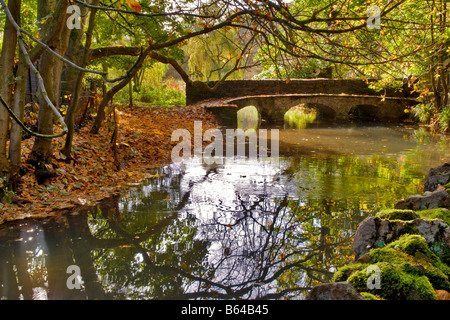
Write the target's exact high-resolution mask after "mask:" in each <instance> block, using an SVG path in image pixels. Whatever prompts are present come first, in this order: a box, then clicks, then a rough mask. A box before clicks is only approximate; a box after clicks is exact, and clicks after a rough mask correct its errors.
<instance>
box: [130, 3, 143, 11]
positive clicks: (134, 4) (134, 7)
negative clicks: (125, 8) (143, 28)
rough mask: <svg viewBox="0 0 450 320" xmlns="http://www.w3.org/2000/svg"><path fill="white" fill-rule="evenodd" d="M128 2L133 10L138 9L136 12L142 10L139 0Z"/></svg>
mask: <svg viewBox="0 0 450 320" xmlns="http://www.w3.org/2000/svg"><path fill="white" fill-rule="evenodd" d="M127 3H128V5H129V6H130V8H131V10H133V11H136V12H141V11H142V7H141V5H140V4H139V2H137V1H134V0H127Z"/></svg>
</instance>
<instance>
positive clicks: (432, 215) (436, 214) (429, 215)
mask: <svg viewBox="0 0 450 320" xmlns="http://www.w3.org/2000/svg"><path fill="white" fill-rule="evenodd" d="M417 214H419V215H420V217H421V218H423V219H440V220H443V221H444V222H445V223H446V224H447V225H448V226H450V210H448V209H446V208H436V209H428V210H422V211H418V212H417Z"/></svg>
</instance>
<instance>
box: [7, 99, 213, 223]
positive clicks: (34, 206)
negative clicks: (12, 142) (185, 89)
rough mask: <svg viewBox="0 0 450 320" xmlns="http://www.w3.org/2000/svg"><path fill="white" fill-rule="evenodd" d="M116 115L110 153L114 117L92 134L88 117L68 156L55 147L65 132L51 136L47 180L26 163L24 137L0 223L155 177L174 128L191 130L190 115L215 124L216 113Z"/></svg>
mask: <svg viewBox="0 0 450 320" xmlns="http://www.w3.org/2000/svg"><path fill="white" fill-rule="evenodd" d="M116 115H117V122H118V136H117V144H116V145H117V151H118V156H117V157H116V158H115V157H114V152H113V149H112V144H111V137H112V134H113V130H114V125H113V123H112V122H109V123H106V124H105V125H104V126H103V127H102V129H101V131H100V133H99V134H97V135H93V134H91V133H90V128H91V125H92V123H91V121H88V122H87V123H86V124H85V126H84V127H83V128H82V129H80V131H79V132H78V133H76V134H75V137H74V141H73V160H71V161H67V160H66V158H65V157H64V155H63V154H62V153H61V152H60V150H61V149H62V148H63V146H64V138H59V139H54V141H53V149H54V154H53V159H52V169H53V170H54V172H55V174H56V176H55V177H54V178H53V179H51V180H50V181H49V183H48V184H47V185H39V184H38V183H37V181H36V178H35V175H34V172H33V168H32V166H31V165H29V164H27V163H26V160H27V158H28V156H29V154H30V152H31V149H32V147H33V142H34V139H28V140H25V141H24V142H23V147H22V150H23V152H22V157H23V161H22V163H23V164H24V165H23V167H22V169H21V172H22V174H23V175H22V184H21V186H20V190H19V191H18V192H17V193H14V194H13V193H8V197H9V199H4V200H5V201H3V203H0V224H1V223H4V222H7V221H14V220H20V219H25V218H45V217H49V216H54V215H57V214H58V213H60V212H61V211H63V210H70V209H73V208H76V207H78V206H92V205H95V204H96V203H98V202H99V201H101V200H102V199H104V198H107V197H109V196H111V195H113V194H118V193H121V192H122V191H123V190H124V189H126V188H127V187H129V186H132V185H136V184H140V183H142V182H143V181H145V180H147V179H151V178H153V177H155V175H154V172H155V169H157V168H159V167H161V166H163V165H165V164H168V163H170V162H171V152H172V149H173V147H174V146H175V145H176V144H177V143H178V142H171V135H172V132H173V131H174V130H176V129H187V130H189V131H190V132H191V133H193V132H194V121H202V123H203V130H208V129H211V128H214V127H217V123H216V121H215V119H214V118H213V117H212V116H211V115H210V114H208V113H207V112H206V111H205V110H204V109H203V108H200V107H179V108H164V107H145V108H143V107H138V106H135V107H133V108H129V107H127V106H117V113H116ZM111 120H112V119H111ZM119 167H120V168H119ZM10 202H12V203H10Z"/></svg>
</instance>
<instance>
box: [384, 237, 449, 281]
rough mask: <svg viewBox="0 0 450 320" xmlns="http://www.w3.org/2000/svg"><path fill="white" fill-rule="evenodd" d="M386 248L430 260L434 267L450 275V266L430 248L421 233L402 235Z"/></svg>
mask: <svg viewBox="0 0 450 320" xmlns="http://www.w3.org/2000/svg"><path fill="white" fill-rule="evenodd" d="M386 248H395V249H399V250H401V251H403V252H405V253H407V254H409V255H411V256H413V257H419V258H422V260H428V261H429V262H430V263H431V264H432V265H433V266H434V267H436V268H438V269H440V270H442V272H444V274H446V275H447V276H450V267H449V266H448V265H446V264H445V263H443V262H442V261H441V259H440V258H439V257H438V256H437V255H436V253H434V252H433V251H432V250H431V249H430V247H429V246H428V244H427V242H426V240H425V238H423V237H422V236H420V235H416V234H405V235H402V236H401V237H400V238H399V239H398V240H396V241H394V242H391V243H390V244H388V245H387V246H386Z"/></svg>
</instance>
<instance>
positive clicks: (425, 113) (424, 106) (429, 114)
mask: <svg viewBox="0 0 450 320" xmlns="http://www.w3.org/2000/svg"><path fill="white" fill-rule="evenodd" d="M412 112H413V115H414V116H415V117H416V118H417V119H419V121H420V122H422V123H430V121H431V120H432V119H433V118H434V117H435V116H436V114H437V109H436V107H435V105H434V104H432V103H421V104H418V105H417V106H415V107H413V108H412Z"/></svg>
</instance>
